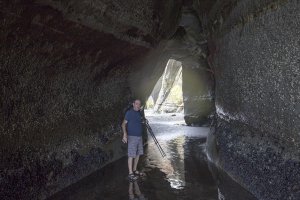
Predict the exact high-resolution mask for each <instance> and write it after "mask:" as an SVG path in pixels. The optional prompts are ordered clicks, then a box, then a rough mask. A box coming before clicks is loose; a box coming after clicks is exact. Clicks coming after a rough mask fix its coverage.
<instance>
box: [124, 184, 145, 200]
mask: <svg viewBox="0 0 300 200" xmlns="http://www.w3.org/2000/svg"><path fill="white" fill-rule="evenodd" d="M128 194H129V200H148V199H147V198H145V196H144V194H142V193H141V191H140V187H139V184H138V182H137V181H134V182H132V181H129V188H128Z"/></svg>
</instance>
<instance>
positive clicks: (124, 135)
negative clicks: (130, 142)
mask: <svg viewBox="0 0 300 200" xmlns="http://www.w3.org/2000/svg"><path fill="white" fill-rule="evenodd" d="M126 124H127V120H126V119H124V120H123V122H122V130H123V139H122V141H123V142H124V143H127V130H126Z"/></svg>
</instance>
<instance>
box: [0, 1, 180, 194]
mask: <svg viewBox="0 0 300 200" xmlns="http://www.w3.org/2000/svg"><path fill="white" fill-rule="evenodd" d="M101 2H102V3H101ZM101 2H100V1H97V3H96V2H95V1H68V2H63V1H18V0H16V1H0V26H1V29H0V43H1V45H0V76H1V79H0V88H1V89H0V96H1V98H0V105H1V113H0V116H1V117H0V120H1V121H0V130H1V131H0V136H1V140H0V151H1V152H0V153H1V157H0V163H1V164H0V199H5V200H10V199H14V200H15V199H30V200H33V199H44V198H46V197H47V196H49V195H51V194H53V193H54V192H57V191H58V190H61V189H62V188H64V187H66V186H67V185H69V184H72V183H74V182H76V181H78V180H79V179H80V178H82V177H84V176H86V175H88V174H90V173H91V172H93V171H95V170H97V169H99V168H101V167H102V166H104V165H105V164H107V163H108V162H111V161H113V160H115V159H117V158H119V157H120V156H123V155H124V152H125V149H126V146H124V145H122V144H121V141H120V132H121V131H120V123H121V121H122V118H123V113H122V111H123V108H124V107H125V106H127V104H128V101H129V100H130V99H131V98H132V97H133V96H134V95H137V94H138V92H136V91H137V90H138V89H137V85H139V83H140V82H141V79H140V77H132V76H131V74H133V73H134V72H135V71H137V70H138V69H139V70H140V69H145V70H147V71H149V72H151V71H152V70H153V69H152V68H149V67H147V65H145V64H144V63H139V64H140V65H137V63H136V60H143V59H142V58H144V57H145V56H146V55H147V54H148V53H149V52H150V49H151V48H152V46H154V45H157V41H156V39H158V38H160V39H162V38H164V37H167V36H168V35H169V34H172V31H173V30H172V29H166V28H167V27H168V26H174V24H172V23H174V22H175V21H176V20H177V19H176V17H175V18H174V17H172V18H170V10H169V9H171V10H172V12H174V13H175V14H176V13H177V12H179V8H180V6H179V5H180V4H179V3H178V2H177V1H172V2H171V1H165V2H164V3H163V2H161V1H147V4H146V1H145V2H142V3H141V5H139V6H136V7H134V8H135V9H133V8H132V5H133V4H135V1H126V2H127V5H126V6H127V7H131V8H130V9H131V10H133V12H129V11H128V10H127V11H126V9H121V10H119V9H120V8H119V7H114V6H117V5H119V6H120V5H123V4H124V1H101ZM93 3H94V4H95V5H94V4H93ZM96 4H97V5H96ZM103 6H104V7H105V6H106V7H105V12H104V11H103V12H104V13H102V14H101V15H100V16H99V18H97V13H98V11H99V10H101V9H103V8H104V7H103ZM143 6H144V7H143ZM141 7H142V8H143V9H141ZM176 8H177V11H176ZM174 9H175V10H174ZM118 13H119V14H120V16H122V18H121V17H120V16H118ZM112 14H113V15H114V16H115V17H112V16H111V15H112ZM172 15H173V14H172ZM119 17H120V18H119ZM108 18H109V19H110V20H108ZM124 19H126V21H122V20H124ZM167 21H168V23H166V22H167ZM163 23H165V24H167V25H163ZM144 24H147V25H148V26H147V27H145V26H144ZM103 26H105V28H103ZM113 27H114V28H115V29H113ZM115 30H118V32H117V31H115ZM154 38H155V39H154ZM156 78H157V79H158V78H159V76H158V77H156ZM133 82H135V83H137V84H132V83H133Z"/></svg>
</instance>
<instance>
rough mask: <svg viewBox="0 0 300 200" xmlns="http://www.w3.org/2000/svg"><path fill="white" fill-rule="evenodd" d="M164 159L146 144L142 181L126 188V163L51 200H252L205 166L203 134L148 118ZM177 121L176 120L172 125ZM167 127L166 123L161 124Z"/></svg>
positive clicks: (111, 166) (200, 130) (203, 131)
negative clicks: (162, 150) (162, 151)
mask: <svg viewBox="0 0 300 200" xmlns="http://www.w3.org/2000/svg"><path fill="white" fill-rule="evenodd" d="M149 121H150V123H151V126H152V129H153V131H154V132H155V134H156V138H157V139H158V141H159V142H160V145H161V146H162V148H163V149H164V151H165V153H166V157H165V158H162V157H161V155H160V153H159V151H158V149H157V147H156V146H155V144H154V143H153V141H152V140H151V138H149V139H150V141H149V142H148V145H147V146H146V147H145V153H146V155H145V156H143V157H142V158H141V163H140V167H141V168H140V169H139V170H140V171H142V172H144V173H145V174H146V176H144V177H140V178H139V179H138V181H136V182H133V183H131V182H128V179H127V173H128V171H127V157H124V158H122V159H120V160H118V161H116V162H114V163H111V164H109V165H107V166H106V167H104V168H103V169H101V170H99V171H97V172H95V173H93V174H91V175H90V176H88V177H86V178H84V179H83V180H81V181H79V182H78V183H76V184H73V185H72V186H70V187H68V188H67V189H65V190H63V191H62V192H60V193H58V194H56V195H54V196H53V197H51V198H50V200H69V199H70V200H95V199H97V200H120V199H128V197H129V199H130V198H131V199H150V200H256V199H255V198H254V197H253V196H252V195H251V194H250V193H249V192H247V191H245V190H244V189H243V188H242V187H241V186H240V185H239V184H237V183H236V182H234V181H233V180H232V179H231V178H230V177H228V175H227V174H226V173H223V172H222V171H220V170H219V169H217V168H216V167H214V165H212V164H211V163H209V162H208V160H207V156H206V135H207V133H208V129H207V128H196V127H187V126H182V125H177V124H172V123H171V120H170V119H167V120H166V119H164V118H156V117H153V118H149ZM177 121H179V120H177ZM165 122H166V123H165Z"/></svg>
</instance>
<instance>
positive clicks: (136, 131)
mask: <svg viewBox="0 0 300 200" xmlns="http://www.w3.org/2000/svg"><path fill="white" fill-rule="evenodd" d="M132 106H133V107H132V108H131V109H130V110H128V111H127V112H126V114H125V119H124V120H123V123H122V129H123V139H122V141H123V142H124V143H128V170H129V175H128V178H129V180H131V181H134V180H137V178H138V176H139V175H142V174H141V172H139V171H137V165H138V162H139V157H140V155H143V153H144V152H143V142H142V116H141V113H140V108H141V101H140V100H139V99H135V100H134V102H133V103H132ZM126 124H127V129H126ZM132 162H133V166H132Z"/></svg>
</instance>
